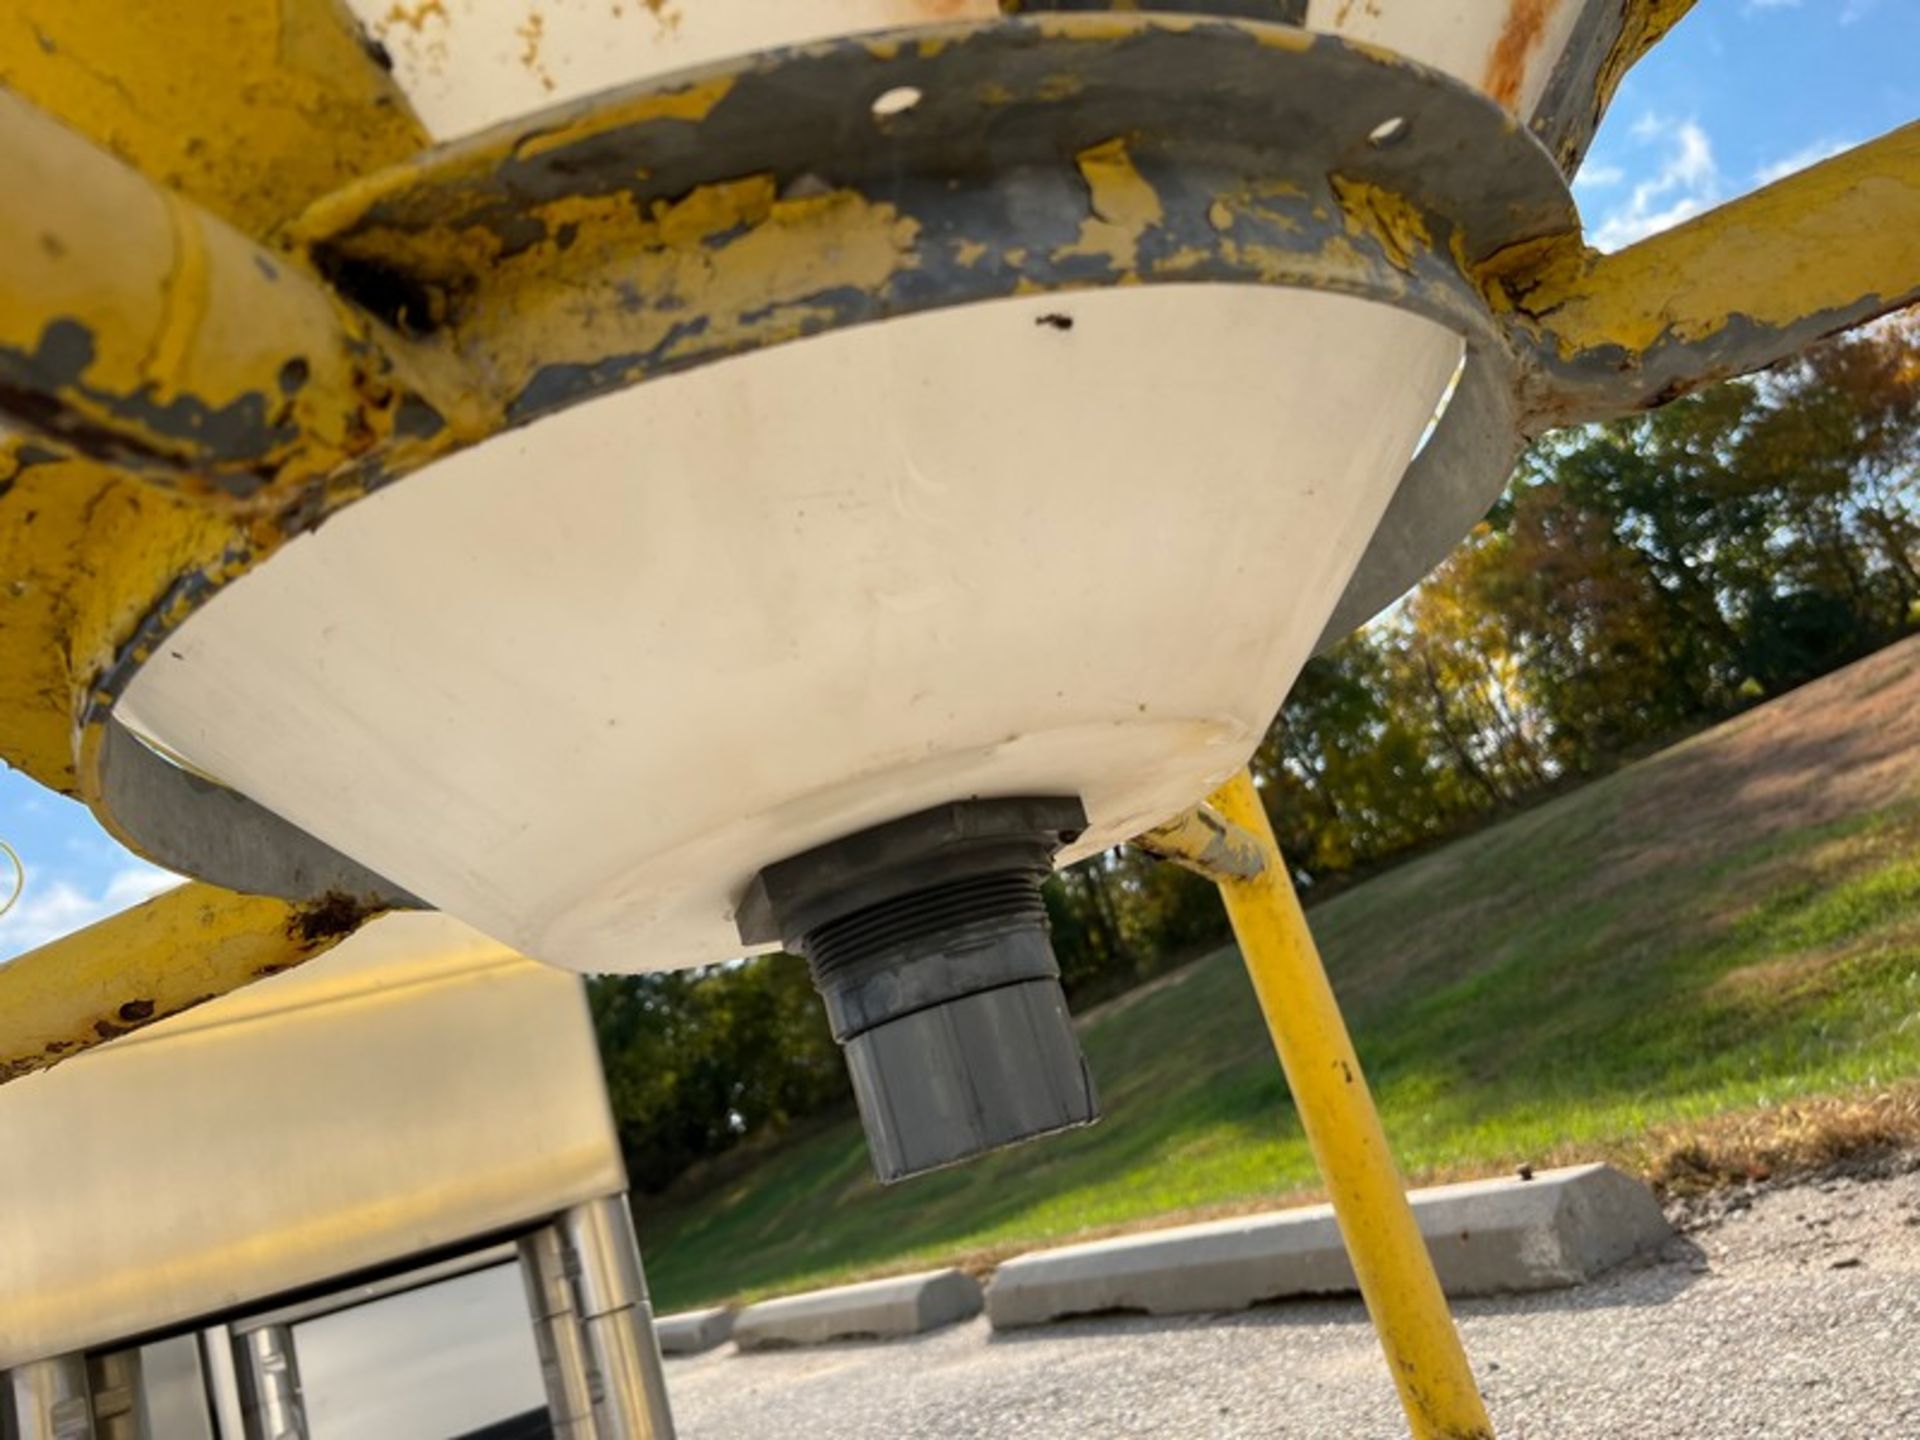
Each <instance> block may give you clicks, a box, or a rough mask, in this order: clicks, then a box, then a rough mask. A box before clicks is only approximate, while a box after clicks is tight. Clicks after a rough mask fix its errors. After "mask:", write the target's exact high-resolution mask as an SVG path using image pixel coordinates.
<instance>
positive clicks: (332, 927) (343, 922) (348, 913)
mask: <svg viewBox="0 0 1920 1440" xmlns="http://www.w3.org/2000/svg"><path fill="white" fill-rule="evenodd" d="M377 913H378V911H377V910H376V909H370V908H369V907H367V906H365V905H363V904H361V903H360V902H359V901H358V900H355V899H354V898H353V897H352V896H351V895H343V894H341V893H340V892H339V891H338V890H330V891H328V892H327V894H326V895H324V896H323V897H322V898H320V899H319V900H316V901H314V902H313V903H312V904H310V905H302V906H301V907H300V909H299V910H298V911H297V912H295V914H294V916H293V919H292V921H291V922H290V923H289V925H288V927H287V933H288V934H290V935H292V936H293V937H294V938H295V939H297V940H299V941H300V942H301V943H302V944H306V945H313V944H318V943H321V942H326V941H333V940H338V939H341V938H342V937H344V936H347V935H351V934H352V933H353V932H354V931H356V930H358V929H359V928H360V927H361V926H362V925H364V924H366V923H367V921H368V920H369V919H370V918H371V917H372V916H373V915H375V914H377ZM275 968H284V967H275ZM263 973H271V972H263Z"/></svg>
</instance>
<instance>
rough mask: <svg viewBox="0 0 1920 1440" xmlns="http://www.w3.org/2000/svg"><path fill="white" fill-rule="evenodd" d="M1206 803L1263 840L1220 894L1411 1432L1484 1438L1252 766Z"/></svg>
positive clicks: (1435, 1282)
mask: <svg viewBox="0 0 1920 1440" xmlns="http://www.w3.org/2000/svg"><path fill="white" fill-rule="evenodd" d="M1208 803H1209V804H1211V805H1212V806H1213V808H1214V809H1215V810H1217V811H1218V812H1219V814H1220V816H1221V817H1222V818H1223V819H1224V820H1226V821H1227V822H1228V823H1229V824H1231V825H1234V826H1236V827H1238V828H1239V829H1240V830H1243V831H1245V832H1246V833H1248V834H1250V835H1252V836H1254V837H1255V838H1256V839H1257V840H1258V841H1259V844H1260V847H1261V849H1262V851H1263V852H1264V856H1265V862H1266V863H1265V864H1264V866H1263V867H1262V868H1261V871H1260V873H1259V874H1258V875H1256V876H1254V877H1252V878H1251V879H1244V880H1242V879H1231V878H1229V879H1224V880H1222V881H1221V882H1220V894H1221V896H1222V898H1223V899H1224V900H1225V901H1226V906H1227V915H1228V917H1229V918H1230V919H1231V920H1232V922H1233V933H1234V936H1235V937H1236V938H1237V939H1238V940H1239V942H1240V952H1241V954H1242V955H1243V956H1244V957H1245V959H1246V964H1247V973H1248V974H1249V975H1250V976H1251V977H1252V979H1253V988H1254V991H1255V993H1256V994H1257V995H1258V996H1259V999H1260V1009H1261V1011H1262V1013H1263V1014H1264V1015H1265V1016H1266V1020H1267V1029H1268V1030H1269V1031H1270V1032H1271V1033H1272V1035H1273V1043H1274V1048H1275V1049H1276V1050H1278V1051H1279V1052H1280V1063H1281V1066H1282V1067H1283V1068H1284V1069H1285V1071H1286V1074H1287V1085H1288V1088H1289V1089H1290V1090H1292V1092H1293V1101H1294V1105H1295V1107H1296V1108H1297V1109H1298V1111H1299V1113H1300V1123H1301V1125H1302V1126H1303V1128H1304V1129H1305V1130H1306V1132H1307V1141H1308V1143H1309V1144H1310V1145H1311V1146H1312V1147H1313V1155H1314V1159H1315V1161H1316V1162H1318V1164H1319V1166H1320V1174H1321V1177H1322V1178H1323V1179H1324V1180H1325V1182H1326V1186H1327V1191H1328V1193H1329V1195H1330V1196H1331V1197H1332V1200H1333V1208H1334V1213H1335V1214H1336V1215H1337V1216H1338V1217H1339V1221H1340V1233H1341V1235H1342V1236H1343V1237H1344V1238H1345V1240H1346V1244H1347V1253H1348V1255H1349V1256H1351V1257H1352V1260H1353V1269H1354V1274H1355V1275H1356V1276H1357V1277H1358V1278H1359V1281H1360V1293H1361V1295H1362V1296H1364V1297H1365V1299H1366V1302H1367V1310H1368V1312H1369V1313H1370V1314H1371V1315H1372V1316H1373V1324H1374V1329H1375V1330H1376V1331H1377V1332H1378V1334H1379V1336H1380V1345H1381V1348H1382V1349H1383V1350H1385V1351H1386V1356H1387V1365H1388V1368H1389V1369H1390V1370H1391V1371H1392V1373H1393V1382H1394V1384H1395V1385H1396V1386H1397V1387H1398V1388H1399V1391H1400V1402H1401V1404H1402V1405H1403V1406H1405V1407H1406V1412H1407V1420H1408V1423H1409V1425H1410V1427H1411V1430H1412V1433H1413V1435H1414V1437H1415V1440H1469V1437H1477V1440H1490V1437H1491V1436H1492V1434H1493V1425H1492V1422H1491V1421H1489V1420H1488V1418H1487V1411H1486V1406H1485V1405H1484V1404H1483V1403H1482V1402H1481V1399H1480V1392H1479V1390H1478V1389H1477V1388H1476V1386H1475V1384H1474V1380H1473V1371H1472V1369H1471V1368H1470V1367H1469V1366H1468V1364H1467V1357H1466V1352H1465V1350H1464V1349H1463V1348H1462V1347H1461V1344H1460V1337H1459V1335H1458V1334H1457V1333H1456V1332H1455V1330H1454V1328H1453V1320H1452V1317H1451V1316H1450V1315H1449V1314H1448V1312H1447V1301H1446V1296H1445V1295H1444V1294H1443V1293H1442V1292H1441V1289H1440V1281H1439V1278H1438V1277H1437V1276H1436V1275H1435V1274H1434V1269H1433V1260H1432V1258H1431V1257H1430V1256H1429V1255H1428V1253H1427V1246H1426V1241H1425V1240H1423V1239H1422V1238H1421V1235H1420V1230H1419V1227H1418V1225H1417V1224H1415V1222H1414V1218H1413V1209H1412V1207H1411V1206H1410V1205H1408V1203H1407V1197H1406V1192H1405V1190H1404V1188H1403V1187H1402V1185H1401V1181H1400V1174H1399V1171H1398V1170H1397V1169H1396V1167H1395V1165H1394V1162H1393V1154H1392V1152H1391V1151H1390V1150H1389V1149H1388V1148H1387V1137H1386V1133H1385V1132H1384V1131H1383V1130H1382V1129H1381V1127H1380V1116H1379V1113H1378V1112H1377V1111H1376V1110H1375V1109H1374V1106H1373V1097H1372V1095H1371V1094H1369V1093H1368V1090H1367V1082H1366V1078H1365V1077H1364V1076H1363V1075H1362V1074H1361V1073H1360V1061H1359V1060H1358V1058H1356V1056H1355V1055H1354V1052H1353V1042H1352V1041H1351V1040H1350V1039H1349V1038H1348V1036H1347V1027H1346V1022H1345V1021H1344V1020H1342V1019H1341V1017H1340V1006H1339V1003H1338V1002H1337V1001H1336V1000H1335V999H1334V995H1333V987H1332V986H1331V985H1330V984H1329V983H1328V981H1327V972H1326V970H1325V968H1324V967H1323V966H1322V965H1321V963H1320V956H1319V952H1318V951H1317V950H1316V949H1315V948H1314V943H1313V936H1312V934H1311V933H1310V932H1309V931H1308V929H1307V920H1306V916H1305V915H1304V914H1303V913H1302V912H1301V909H1300V901H1299V898H1298V897H1297V896H1296V895H1295V894H1294V892H1293V885H1292V882H1291V881H1290V880H1289V879H1288V877H1287V867H1286V862H1285V861H1284V860H1283V859H1282V858H1281V856H1280V850H1279V846H1278V844H1277V843H1276V842H1275V840H1274V837H1273V827H1272V825H1271V824H1270V823H1269V822H1268V819H1267V812H1266V807H1265V806H1264V805H1263V804H1262V803H1261V800H1260V795H1259V792H1258V791H1257V790H1256V789H1255V788H1254V784H1253V777H1252V775H1251V774H1250V773H1248V772H1247V771H1245V770H1242V771H1241V772H1240V773H1239V774H1238V775H1237V776H1235V777H1234V778H1233V779H1232V780H1230V781H1228V782H1227V783H1226V784H1225V785H1223V786H1222V787H1221V788H1220V789H1219V790H1218V791H1216V792H1215V793H1214V795H1213V797H1212V798H1211V800H1210V801H1209V802H1208Z"/></svg>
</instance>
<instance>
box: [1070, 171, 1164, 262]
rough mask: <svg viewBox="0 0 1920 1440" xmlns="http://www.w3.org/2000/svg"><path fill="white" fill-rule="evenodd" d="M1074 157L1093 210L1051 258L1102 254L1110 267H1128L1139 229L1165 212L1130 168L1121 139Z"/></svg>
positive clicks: (1133, 258) (1136, 249)
mask: <svg viewBox="0 0 1920 1440" xmlns="http://www.w3.org/2000/svg"><path fill="white" fill-rule="evenodd" d="M1074 163H1075V164H1076V165H1077V166H1078V167H1079V170H1080V178H1081V179H1083V180H1085V181H1086V182H1087V193H1088V196H1089V200H1090V208H1091V209H1092V211H1093V213H1092V214H1091V215H1089V216H1088V217H1087V218H1086V219H1084V220H1082V221H1081V222H1080V237H1079V239H1078V240H1076V241H1075V242H1074V243H1073V244H1072V245H1069V246H1066V247H1064V248H1062V249H1060V250H1058V251H1056V252H1055V256H1054V258H1055V259H1060V258H1062V257H1065V256H1072V255H1104V256H1106V257H1107V259H1108V260H1110V261H1111V262H1112V264H1113V268H1114V269H1115V270H1117V271H1120V272H1122V273H1125V272H1127V271H1130V270H1132V269H1133V267H1134V264H1135V261H1136V260H1137V258H1138V256H1139V250H1140V235H1141V232H1143V231H1145V230H1147V229H1148V228H1150V227H1152V226H1154V225H1158V224H1159V223H1160V222H1161V221H1162V220H1163V219H1165V218H1166V212H1165V211H1164V210H1163V209H1162V208H1161V205H1160V196H1159V194H1158V193H1157V192H1156V191H1155V190H1154V188H1153V187H1152V186H1151V185H1149V184H1148V183H1147V182H1146V180H1145V179H1144V178H1143V177H1142V176H1141V174H1140V172H1139V171H1138V170H1137V169H1135V168H1134V164H1133V157H1132V155H1131V154H1129V153H1128V150H1127V142H1126V140H1125V139H1113V140H1108V141H1105V142H1103V143H1101V144H1099V145H1094V146H1091V147H1090V148H1088V149H1086V150H1082V151H1081V152H1080V153H1079V154H1078V155H1076V156H1075V157H1074Z"/></svg>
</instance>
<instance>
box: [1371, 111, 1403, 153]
mask: <svg viewBox="0 0 1920 1440" xmlns="http://www.w3.org/2000/svg"><path fill="white" fill-rule="evenodd" d="M1412 129H1413V123H1412V122H1411V121H1410V120H1408V119H1407V117H1406V116H1404V115H1392V116H1389V117H1388V118H1387V119H1385V120H1382V121H1381V122H1380V123H1379V124H1378V125H1376V126H1374V127H1373V129H1371V130H1369V131H1368V132H1367V143H1368V144H1369V145H1371V146H1373V148H1374V149H1376V150H1385V149H1387V148H1388V147H1389V146H1393V145H1398V144H1399V143H1400V142H1401V141H1402V140H1404V139H1406V138H1407V133H1408V132H1409V131H1410V130H1412Z"/></svg>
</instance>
